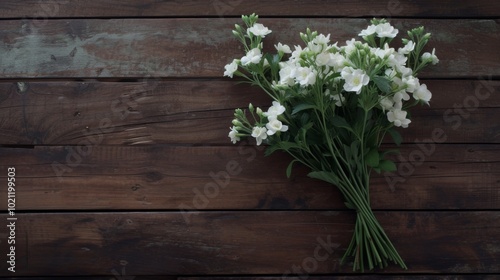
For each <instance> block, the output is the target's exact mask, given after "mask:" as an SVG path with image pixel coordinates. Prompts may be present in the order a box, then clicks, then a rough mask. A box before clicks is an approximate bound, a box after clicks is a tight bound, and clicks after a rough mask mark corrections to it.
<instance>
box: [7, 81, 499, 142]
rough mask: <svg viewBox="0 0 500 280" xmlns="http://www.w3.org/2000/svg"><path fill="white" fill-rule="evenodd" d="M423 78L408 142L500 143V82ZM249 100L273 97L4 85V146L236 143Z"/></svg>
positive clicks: (219, 88) (215, 85)
mask: <svg viewBox="0 0 500 280" xmlns="http://www.w3.org/2000/svg"><path fill="white" fill-rule="evenodd" d="M422 82H425V83H426V84H428V87H429V89H430V90H431V91H432V92H433V99H432V101H431V107H430V108H428V107H427V106H423V107H419V108H415V109H416V110H415V111H413V112H414V118H413V119H412V124H411V125H410V127H409V128H408V129H402V130H401V133H402V135H403V136H404V141H405V142H414V141H415V140H422V139H423V138H430V137H432V133H433V131H434V130H435V129H443V131H444V133H445V134H446V136H447V140H446V141H447V142H448V143H499V141H500V127H499V125H498V123H497V122H494V121H491V120H494V119H496V116H497V115H498V110H500V94H497V93H498V92H500V81H496V80H489V79H488V78H487V77H483V78H481V79H477V80H423V81H422ZM250 102H252V103H253V104H254V105H256V106H261V107H263V108H266V107H267V106H269V104H270V99H269V98H267V96H266V95H265V94H264V93H263V92H262V91H261V90H260V89H258V88H256V87H250V86H248V85H236V81H232V80H172V81H160V80H157V79H148V80H146V81H142V82H141V81H138V82H95V81H89V82H63V81H61V82H47V81H45V82H37V81H31V80H30V81H26V82H19V83H14V82H4V83H0V135H1V137H0V143H1V144H17V145H76V144H78V143H81V142H82V141H88V137H94V138H96V139H99V144H100V145H117V144H120V145H123V144H125V145H135V144H172V143H177V144H201V145H204V144H218V145H229V138H227V133H228V130H229V129H228V127H229V126H230V124H231V123H230V122H231V119H232V117H233V116H232V115H233V109H234V108H238V107H241V108H245V107H247V106H248V103H250ZM426 124H431V125H426ZM478 124H480V125H478ZM103 126H105V127H106V128H105V129H102V128H103ZM103 130H105V131H106V132H105V133H104V132H103ZM89 135H90V136H89Z"/></svg>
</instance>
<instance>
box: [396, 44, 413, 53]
mask: <svg viewBox="0 0 500 280" xmlns="http://www.w3.org/2000/svg"><path fill="white" fill-rule="evenodd" d="M414 49H415V43H414V42H413V41H408V43H406V45H405V46H404V48H399V49H398V53H400V54H409V53H410V52H411V51H413V50H414Z"/></svg>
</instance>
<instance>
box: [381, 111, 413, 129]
mask: <svg viewBox="0 0 500 280" xmlns="http://www.w3.org/2000/svg"><path fill="white" fill-rule="evenodd" d="M406 114H407V112H406V111H403V110H401V109H393V110H391V111H389V112H387V119H388V120H389V121H390V122H392V123H393V124H394V126H398V127H399V126H400V127H403V128H407V127H408V124H410V123H411V120H409V119H407V118H406Z"/></svg>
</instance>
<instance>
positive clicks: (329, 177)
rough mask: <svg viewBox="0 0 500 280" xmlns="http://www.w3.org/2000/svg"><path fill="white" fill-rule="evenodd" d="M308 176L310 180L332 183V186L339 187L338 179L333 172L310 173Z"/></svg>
mask: <svg viewBox="0 0 500 280" xmlns="http://www.w3.org/2000/svg"><path fill="white" fill-rule="evenodd" d="M307 176H309V177H310V178H314V179H318V180H321V181H325V182H327V183H330V184H334V185H339V179H338V177H337V176H336V175H335V174H334V173H331V172H326V171H313V172H309V174H307Z"/></svg>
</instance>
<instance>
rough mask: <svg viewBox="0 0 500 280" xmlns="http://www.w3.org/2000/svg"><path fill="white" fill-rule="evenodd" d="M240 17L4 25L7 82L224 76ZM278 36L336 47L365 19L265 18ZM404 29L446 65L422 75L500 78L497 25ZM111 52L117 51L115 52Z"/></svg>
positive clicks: (237, 52) (442, 23) (234, 54)
mask: <svg viewBox="0 0 500 280" xmlns="http://www.w3.org/2000/svg"><path fill="white" fill-rule="evenodd" d="M239 22H240V19H236V18H233V19H219V18H208V19H207V18H196V19H179V18H174V19H68V20H49V21H46V23H45V24H43V25H37V23H36V21H34V20H6V21H3V22H2V30H1V31H0V41H1V42H3V44H1V45H0V52H2V53H3V55H2V56H1V60H0V65H1V66H0V67H1V68H0V72H1V73H2V77H3V78H16V79H18V78H31V77H39V78H41V77H47V78H59V77H64V78H69V77H87V78H96V77H98V78H110V77H144V76H155V77H220V76H222V73H223V66H224V65H225V64H227V63H229V62H230V61H231V60H232V59H233V58H240V57H241V56H242V55H243V54H242V52H241V48H240V46H239V44H238V42H237V41H236V39H234V38H233V37H232V35H231V28H233V25H234V24H235V23H239ZM262 22H263V23H264V24H266V25H268V26H269V27H270V28H271V29H273V30H275V31H276V32H274V33H273V34H271V35H269V36H268V37H269V38H267V37H266V42H267V45H268V46H269V47H270V48H272V44H273V43H271V42H277V41H281V42H285V43H290V44H299V43H300V38H299V36H298V34H299V32H301V31H304V30H305V28H306V27H311V28H312V29H313V30H318V31H319V32H324V33H332V34H333V37H332V39H333V40H334V41H340V42H344V41H345V40H347V39H350V38H352V37H355V36H357V34H358V33H359V31H360V30H361V29H363V28H365V27H366V26H367V25H368V20H366V19H347V18H345V19H324V18H309V19H304V18H300V19H299V18H294V19H265V20H262ZM393 23H394V24H395V25H396V26H397V27H400V28H401V27H402V28H403V30H407V29H409V28H414V27H417V26H420V25H424V26H425V27H426V28H427V29H428V31H429V32H432V33H433V34H434V39H433V41H432V44H431V47H435V48H436V49H437V54H438V56H439V58H440V60H441V62H440V63H439V64H438V65H437V66H436V67H432V68H431V69H429V70H426V71H425V72H422V77H433V78H454V77H461V78H466V77H469V78H470V77H474V78H475V77H478V76H480V75H494V76H499V75H500V67H499V65H498V61H500V53H498V51H497V46H498V45H500V32H499V28H498V23H497V22H496V21H495V20H486V19H485V20H473V19H471V20H426V19H405V20H394V21H393ZM401 33H403V32H401ZM109 46H113V47H112V48H110V47H109Z"/></svg>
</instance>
